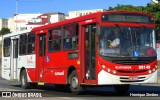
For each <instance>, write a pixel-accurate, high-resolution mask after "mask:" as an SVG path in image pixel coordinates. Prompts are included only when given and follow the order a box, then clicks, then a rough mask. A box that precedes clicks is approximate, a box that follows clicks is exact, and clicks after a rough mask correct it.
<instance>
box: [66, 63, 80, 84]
mask: <svg viewBox="0 0 160 100" xmlns="http://www.w3.org/2000/svg"><path fill="white" fill-rule="evenodd" d="M74 70H76V67H75V66H73V65H71V66H70V67H69V68H68V71H67V77H66V78H67V84H69V76H70V74H71V73H72V72H73V71H74ZM76 71H77V70H76Z"/></svg>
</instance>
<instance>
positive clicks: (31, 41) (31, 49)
mask: <svg viewBox="0 0 160 100" xmlns="http://www.w3.org/2000/svg"><path fill="white" fill-rule="evenodd" d="M27 45H28V50H27V53H28V54H33V53H34V52H35V33H29V34H28V44H27Z"/></svg>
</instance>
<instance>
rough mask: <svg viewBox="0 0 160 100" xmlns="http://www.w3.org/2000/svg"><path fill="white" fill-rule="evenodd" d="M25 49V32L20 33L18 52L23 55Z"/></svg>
mask: <svg viewBox="0 0 160 100" xmlns="http://www.w3.org/2000/svg"><path fill="white" fill-rule="evenodd" d="M26 50H27V34H26V33H25V34H21V35H20V41H19V54H20V55H25V54H26Z"/></svg>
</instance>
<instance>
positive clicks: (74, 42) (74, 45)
mask: <svg viewBox="0 0 160 100" xmlns="http://www.w3.org/2000/svg"><path fill="white" fill-rule="evenodd" d="M77 48H78V47H77V43H76V41H72V49H77Z"/></svg>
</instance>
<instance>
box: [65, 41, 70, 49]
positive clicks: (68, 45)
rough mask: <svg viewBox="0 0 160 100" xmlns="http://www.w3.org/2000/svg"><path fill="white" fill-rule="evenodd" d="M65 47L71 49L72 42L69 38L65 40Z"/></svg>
mask: <svg viewBox="0 0 160 100" xmlns="http://www.w3.org/2000/svg"><path fill="white" fill-rule="evenodd" d="M64 49H71V44H70V42H69V39H66V40H65V41H64Z"/></svg>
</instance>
